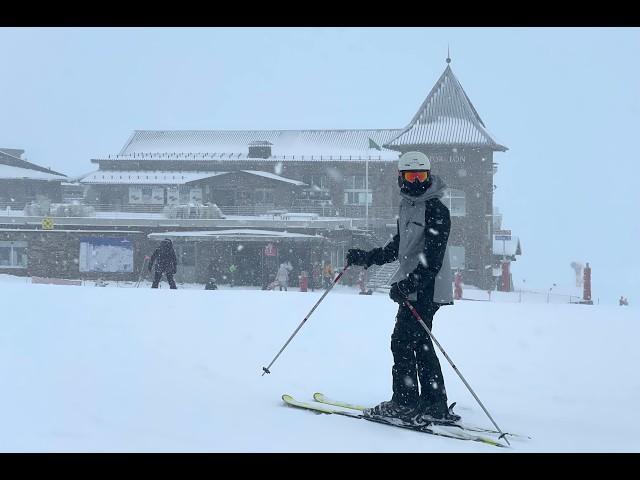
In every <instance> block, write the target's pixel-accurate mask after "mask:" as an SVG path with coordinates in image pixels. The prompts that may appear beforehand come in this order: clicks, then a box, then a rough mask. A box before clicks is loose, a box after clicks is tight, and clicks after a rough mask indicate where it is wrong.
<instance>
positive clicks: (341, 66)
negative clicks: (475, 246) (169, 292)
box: [0, 28, 640, 305]
mask: <svg viewBox="0 0 640 480" xmlns="http://www.w3.org/2000/svg"><path fill="white" fill-rule="evenodd" d="M447 45H450V48H451V58H452V63H451V67H452V69H453V71H454V73H455V74H456V76H457V77H458V79H459V80H460V82H461V84H462V86H463V87H464V89H465V91H466V92H467V94H468V95H469V98H470V99H471V101H472V102H473V104H474V106H475V107H476V109H477V111H478V113H479V114H480V117H481V118H482V119H483V121H484V123H485V125H486V126H487V128H488V130H489V131H490V132H491V133H492V134H494V135H495V137H496V139H497V140H498V141H499V142H500V143H502V144H503V145H506V146H507V147H509V150H508V151H507V152H506V153H496V154H495V156H494V160H495V161H496V162H498V163H499V170H498V173H497V175H496V177H495V183H496V185H497V186H498V189H497V190H496V192H495V202H494V204H495V205H496V206H498V207H499V208H500V210H501V211H502V213H503V214H504V223H503V226H504V227H505V228H511V229H512V231H513V233H514V235H518V236H519V237H520V240H521V243H522V248H523V255H522V257H520V258H519V259H518V261H517V262H516V263H514V264H513V268H512V271H513V275H514V282H515V286H516V288H518V287H519V286H520V285H521V284H522V283H521V281H522V279H526V285H527V287H534V288H535V287H537V288H548V287H550V286H551V284H553V283H557V284H558V285H571V284H572V282H573V281H574V278H575V277H574V274H573V271H572V270H571V268H570V267H569V263H570V262H571V261H573V260H578V261H582V262H583V263H584V262H585V261H588V262H590V264H591V266H592V268H593V296H594V300H597V299H598V298H600V301H601V302H602V303H613V302H616V301H617V299H618V298H619V297H620V295H625V296H628V297H629V300H630V303H631V304H632V305H635V304H637V302H640V282H639V281H638V278H639V277H640V275H639V273H638V272H639V269H640V260H639V257H640V255H639V253H638V247H637V244H638V242H639V241H640V228H639V226H638V220H637V218H638V213H637V211H638V207H639V206H640V193H639V192H638V184H639V179H638V173H639V172H640V168H639V167H638V161H639V159H638V153H637V148H636V144H635V140H636V139H637V137H638V132H639V127H640V91H639V88H640V64H639V62H638V59H639V58H640V29H638V28H260V29H255V28H190V29H188V28H173V29H164V28H163V29H161V28H153V29H142V28H140V29H138V28H75V29H66V28H37V29H33V28H1V29H0V62H1V64H2V65H3V68H4V74H3V75H2V76H0V107H1V109H2V115H1V116H0V146H1V147H8V148H21V149H24V150H25V151H26V155H25V156H26V158H27V159H28V160H30V161H33V162H35V163H37V164H39V165H43V166H48V167H51V168H52V169H54V170H57V171H60V172H62V173H65V174H67V175H70V176H73V175H79V174H83V173H87V172H89V171H93V170H95V169H96V167H97V166H96V165H93V164H91V163H90V162H89V160H90V158H95V157H99V156H101V155H108V154H114V153H117V152H118V151H119V150H120V148H121V147H122V146H123V144H124V143H125V141H126V140H127V138H128V137H129V136H130V134H131V133H132V131H133V130H135V129H141V130H142V129H149V130H152V129H324V128H326V129H337V128H401V127H403V126H405V125H406V124H407V123H408V122H409V121H410V120H411V118H412V116H413V115H414V113H415V112H416V111H417V109H418V107H419V106H420V104H421V103H422V102H423V100H424V99H425V98H426V96H427V94H428V93H429V91H430V89H431V88H432V87H433V85H434V83H435V82H436V80H437V79H438V77H439V76H440V75H441V73H442V71H443V70H444V68H445V66H446V64H445V61H444V60H445V57H446V54H447Z"/></svg>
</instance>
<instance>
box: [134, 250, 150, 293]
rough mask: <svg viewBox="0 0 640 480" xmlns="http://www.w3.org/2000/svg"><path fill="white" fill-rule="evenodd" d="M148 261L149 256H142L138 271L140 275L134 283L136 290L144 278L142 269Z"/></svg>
mask: <svg viewBox="0 0 640 480" xmlns="http://www.w3.org/2000/svg"><path fill="white" fill-rule="evenodd" d="M148 260H149V255H145V256H144V261H143V262H142V268H141V269H140V275H138V282H137V283H136V288H138V286H139V285H140V282H141V281H142V277H143V276H144V267H146V266H147V261H148Z"/></svg>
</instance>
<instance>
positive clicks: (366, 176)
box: [364, 155, 369, 230]
mask: <svg viewBox="0 0 640 480" xmlns="http://www.w3.org/2000/svg"><path fill="white" fill-rule="evenodd" d="M364 189H365V194H364V202H365V204H364V205H365V206H364V211H365V226H366V229H367V230H369V156H368V155H367V158H365V174H364Z"/></svg>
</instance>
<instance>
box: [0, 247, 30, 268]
mask: <svg viewBox="0 0 640 480" xmlns="http://www.w3.org/2000/svg"><path fill="white" fill-rule="evenodd" d="M0 267H1V268H27V242H0Z"/></svg>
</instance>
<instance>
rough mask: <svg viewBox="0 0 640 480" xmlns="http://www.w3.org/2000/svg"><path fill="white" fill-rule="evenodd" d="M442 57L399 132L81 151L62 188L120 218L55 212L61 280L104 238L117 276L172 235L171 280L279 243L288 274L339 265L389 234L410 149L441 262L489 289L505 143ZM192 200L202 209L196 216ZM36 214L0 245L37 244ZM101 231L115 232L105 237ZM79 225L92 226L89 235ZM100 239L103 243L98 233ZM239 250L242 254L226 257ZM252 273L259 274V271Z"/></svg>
mask: <svg viewBox="0 0 640 480" xmlns="http://www.w3.org/2000/svg"><path fill="white" fill-rule="evenodd" d="M449 62H450V60H449V59H447V66H446V68H445V70H444V72H443V73H442V75H441V76H440V78H439V79H438V80H437V82H436V83H435V85H434V86H433V88H432V89H431V91H430V92H429V94H428V95H427V97H426V99H425V100H424V102H423V103H422V105H420V107H419V108H418V110H417V112H416V113H415V115H414V116H413V118H412V119H411V120H410V121H409V123H408V124H407V125H406V126H405V127H404V128H395V129H394V128H388V129H362V130H359V129H348V130H197V131H194V130H170V131H166V130H163V131H158V130H137V131H135V132H133V134H132V135H131V136H130V137H129V139H127V141H126V142H125V144H124V146H123V147H122V149H121V150H120V151H119V152H118V153H117V154H114V155H110V156H106V157H100V158H94V159H91V162H92V163H94V164H95V165H97V167H98V169H97V170H96V171H94V172H92V173H90V174H88V175H86V176H84V177H81V178H80V179H79V183H78V184H77V185H76V187H75V188H76V190H75V191H76V192H82V195H83V196H84V198H83V200H82V201H83V203H84V204H85V205H89V206H91V208H93V209H95V211H96V212H121V214H120V217H119V218H118V219H114V218H111V219H106V218H96V219H93V220H92V221H88V220H85V221H83V220H81V219H74V218H64V219H56V225H57V226H58V227H57V228H59V229H61V230H60V233H62V232H63V231H66V232H67V233H66V236H64V238H65V239H66V240H65V241H64V242H60V243H61V244H64V243H66V244H67V245H69V249H70V251H73V252H75V253H72V254H70V255H68V258H67V259H66V260H65V262H66V263H65V265H68V270H66V271H65V272H64V275H63V276H67V277H72V276H73V275H74V272H75V271H76V270H78V272H76V273H77V274H80V273H81V272H82V269H81V268H80V267H78V265H79V264H81V263H82V261H81V259H80V257H79V256H78V252H76V250H78V249H80V250H82V249H84V250H82V251H85V252H86V251H89V250H91V249H94V248H95V252H98V250H99V248H103V249H107V248H111V247H114V248H122V249H124V250H123V251H125V253H126V252H128V250H126V249H127V248H129V246H133V247H131V248H132V249H133V253H127V254H126V255H124V256H123V257H122V258H127V260H126V261H125V260H123V262H124V263H127V265H124V263H123V265H120V266H118V267H117V268H120V270H119V272H120V273H113V275H114V277H112V278H135V276H136V274H137V273H136V272H138V271H139V269H140V267H141V262H142V261H143V257H144V253H143V250H148V249H149V248H151V245H152V244H153V241H154V240H157V238H156V237H158V235H160V236H163V237H164V236H167V237H170V238H173V239H174V240H175V242H174V243H175V244H176V245H177V249H178V253H179V256H181V257H184V259H185V261H184V262H183V265H182V267H183V268H181V269H179V270H182V273H179V277H180V276H182V277H183V279H184V280H185V281H203V279H204V280H205V281H206V278H207V275H209V273H208V272H207V271H206V270H207V268H208V267H206V268H205V267H203V265H206V264H209V263H211V261H210V259H211V258H213V256H214V255H217V257H216V258H218V259H222V258H226V260H225V261H229V260H228V258H227V257H229V258H230V256H234V255H235V256H236V258H237V261H239V262H242V261H246V266H247V269H251V268H253V267H252V265H256V264H257V263H258V262H261V263H262V264H263V265H264V263H265V261H268V262H274V261H276V262H277V261H278V260H277V258H276V259H273V258H266V257H265V256H264V252H265V251H267V250H269V249H271V247H272V246H273V245H280V247H281V248H280V250H277V249H276V251H289V252H294V251H295V252H297V253H295V256H296V257H299V258H300V259H301V261H300V265H299V270H301V269H308V267H309V265H310V264H311V263H312V262H314V261H317V260H321V261H323V260H330V261H331V263H332V264H333V265H334V266H338V267H339V266H340V264H341V262H342V261H343V258H344V253H345V251H346V249H347V248H350V247H362V248H372V246H375V245H379V246H382V245H383V244H384V243H386V241H388V239H389V238H390V236H392V235H393V234H394V233H395V231H396V218H397V212H398V206H399V200H400V197H399V194H398V186H397V160H398V157H399V156H400V155H401V154H402V153H404V152H407V151H414V150H418V151H421V152H424V153H425V154H426V155H427V156H428V157H429V158H430V160H431V165H432V173H434V174H436V175H439V176H441V177H442V178H443V179H444V181H445V183H446V184H447V185H448V189H447V191H446V194H445V197H444V198H443V202H445V204H446V205H447V206H448V207H449V209H450V212H451V216H452V230H451V236H450V240H449V253H450V258H451V265H452V268H453V269H454V270H459V271H461V272H462V273H463V276H464V280H465V283H467V284H472V285H476V286H478V287H480V288H486V289H488V288H493V286H495V283H496V277H497V276H498V275H499V273H497V271H496V270H497V268H498V267H500V264H499V261H498V260H497V258H499V257H498V256H497V255H496V254H495V239H494V229H496V228H498V229H499V228H501V227H500V226H499V225H498V224H496V222H495V220H496V216H495V215H494V206H493V190H494V181H493V176H494V174H495V173H496V170H497V164H496V163H495V162H494V158H493V155H494V152H505V151H506V150H507V147H505V146H504V145H502V144H501V143H500V142H498V141H497V140H496V139H495V137H494V136H493V135H492V134H490V133H489V132H488V130H487V129H486V127H485V125H484V123H483V121H482V119H481V118H480V116H479V114H478V112H477V111H476V109H475V108H474V106H473V104H472V103H471V101H470V99H469V98H468V96H467V95H466V93H465V91H464V89H463V88H462V86H461V84H460V82H459V81H458V79H457V78H456V76H455V75H454V73H453V70H452V69H451V66H450V65H449ZM51 173H52V174H55V172H51ZM68 188H71V187H70V186H69V187H68ZM203 209H208V210H206V212H207V213H206V214H205V215H203V214H202V212H203ZM185 212H186V213H185ZM194 212H195V214H194ZM104 215H107V214H106V213H104V214H103V217H104ZM136 215H138V217H136ZM140 215H147V216H148V217H147V218H146V219H143V218H142V217H140ZM154 215H155V218H151V217H153V216H154ZM194 215H195V216H194ZM159 217H163V218H169V219H171V221H170V222H167V221H162V220H160V219H159ZM134 219H135V220H134ZM37 221H39V220H38V219H36V220H25V221H24V222H23V224H22V225H21V226H20V225H18V224H16V220H15V219H13V220H12V224H11V225H9V224H8V222H7V223H5V224H4V226H5V227H9V228H8V229H7V230H4V233H2V230H1V229H0V236H2V237H4V238H0V241H4V242H5V243H6V244H7V245H8V242H10V241H16V240H17V241H19V242H21V243H19V245H20V246H23V245H24V246H26V245H27V244H29V242H32V243H33V242H34V241H35V240H30V238H32V237H33V239H38V242H44V243H46V241H45V237H43V235H44V232H41V231H39V228H38V227H37V226H35V227H34V224H35V223H36V222H37ZM0 223H1V222H0ZM496 225H498V226H496ZM1 226H2V225H0V227H1ZM16 226H17V227H18V228H23V229H28V228H32V229H33V231H31V232H27V231H26V230H25V231H23V232H22V233H21V234H20V235H22V236H21V237H20V239H16V238H14V237H15V232H14V233H11V232H10V230H11V229H13V228H16ZM100 229H102V230H103V231H102V232H101V233H98V230H100ZM108 229H112V230H114V231H119V232H121V233H122V235H121V236H120V237H113V235H111V236H110V237H109V235H108V233H107V232H108ZM90 230H95V231H96V234H95V235H89V231H90ZM125 232H127V233H125ZM363 232H364V234H362V233H363ZM105 235H106V236H107V237H109V238H111V239H110V240H108V239H104V238H103V239H102V240H101V239H100V238H102V237H104V236H105ZM23 237H24V238H23ZM89 237H92V238H89ZM93 237H98V239H96V238H93ZM60 238H63V237H60ZM158 238H159V237H158ZM105 242H107V243H105ZM108 242H112V243H113V245H111V244H109V243H108ZM149 242H151V243H149ZM44 243H43V244H44ZM83 244H84V246H82V245H83ZM135 245H137V247H136V246H135ZM240 245H242V246H246V247H247V249H246V250H245V251H244V254H242V255H236V254H235V253H234V252H235V250H234V249H236V247H237V246H240ZM303 245H307V247H308V248H307V247H303ZM518 245H519V244H518ZM7 248H9V247H7ZM11 248H22V247H15V246H14V247H11ZM25 248H26V247H25ZM254 250H255V252H254ZM91 251H93V250H91ZM105 251H106V250H105ZM12 252H13V250H12ZM215 252H217V253H215ZM224 252H226V253H224ZM14 253H15V252H14ZM14 253H11V255H14ZM249 253H251V255H249ZM518 254H519V253H518ZM65 255H67V254H65ZM85 256H86V255H85ZM503 257H504V256H503ZM11 258H13V257H11ZM16 258H17V257H16ZM65 258H66V257H65ZM129 259H130V260H129ZM513 259H515V258H512V260H513ZM237 261H236V263H237ZM24 262H25V265H26V264H27V263H29V264H30V265H31V267H26V266H25V268H29V269H30V270H33V269H36V270H37V265H40V267H39V268H40V270H41V271H44V270H46V269H45V267H44V265H45V264H46V263H47V262H44V261H41V260H39V259H37V258H34V259H33V261H32V260H29V261H27V260H25V261H24ZM60 263H61V262H56V263H55V265H59V264H60ZM129 263H132V265H130V266H129ZM47 268H54V267H53V265H50V266H49V267H47ZM87 268H88V267H87ZM114 268H115V267H114ZM223 268H226V265H224V266H223ZM269 268H273V266H269ZM85 270H86V269H85ZM263 270H264V268H263ZM34 271H35V270H34ZM114 272H115V270H114ZM185 272H186V273H185ZM0 273H2V266H1V265H0ZM36 273H37V272H36ZM294 273H297V272H294ZM31 274H33V273H31ZM102 274H106V273H105V272H95V271H94V272H93V273H91V272H90V269H89V270H86V272H85V276H87V275H94V276H95V275H102ZM252 275H253V277H256V276H258V277H260V280H259V282H258V283H260V282H262V283H264V281H265V273H264V271H263V272H260V273H259V274H258V273H255V272H254V274H252ZM253 277H251V278H253ZM246 281H247V282H252V280H246ZM253 283H254V284H256V282H253Z"/></svg>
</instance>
